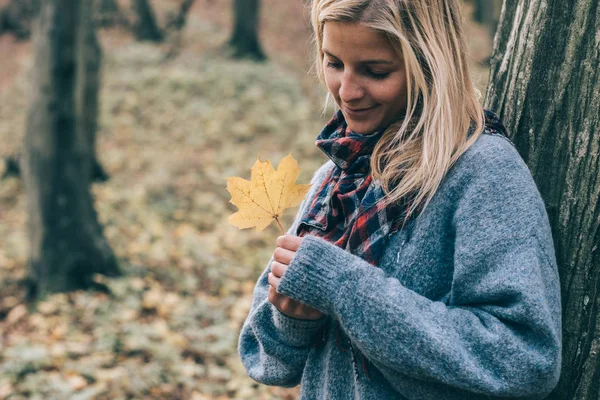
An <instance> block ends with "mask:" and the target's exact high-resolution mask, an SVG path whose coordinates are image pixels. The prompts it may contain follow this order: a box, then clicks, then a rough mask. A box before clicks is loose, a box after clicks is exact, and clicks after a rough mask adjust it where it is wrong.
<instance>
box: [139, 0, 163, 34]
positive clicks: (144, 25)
mask: <svg viewBox="0 0 600 400" xmlns="http://www.w3.org/2000/svg"><path fill="white" fill-rule="evenodd" d="M133 4H134V7H135V12H136V14H137V21H136V23H135V27H134V30H135V35H136V37H137V39H138V40H149V41H152V42H160V41H162V39H163V35H162V32H161V31H160V29H159V28H158V25H156V19H155V18H154V12H153V11H152V7H151V6H150V4H149V3H148V0H134V2H133Z"/></svg>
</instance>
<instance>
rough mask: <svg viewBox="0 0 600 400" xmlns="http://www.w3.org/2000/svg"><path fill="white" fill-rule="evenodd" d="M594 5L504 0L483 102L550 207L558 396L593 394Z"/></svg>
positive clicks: (596, 327) (598, 115)
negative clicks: (559, 323)
mask: <svg viewBox="0 0 600 400" xmlns="http://www.w3.org/2000/svg"><path fill="white" fill-rule="evenodd" d="M598 32H600V5H599V3H598V1H597V0H570V1H564V0H522V1H518V2H517V1H507V2H505V3H504V7H503V10H502V16H501V19H500V27H499V30H498V33H497V34H496V40H495V49H494V54H493V56H492V70H491V83H490V86H489V87H488V91H487V95H486V106H487V107H488V108H491V109H493V110H497V111H499V112H500V114H501V116H502V118H503V119H504V121H505V123H506V125H507V128H508V130H509V131H510V132H512V134H511V138H512V139H513V141H514V142H515V144H516V146H517V148H518V149H519V152H520V153H521V156H522V157H523V159H524V160H525V161H526V162H527V164H528V166H529V168H530V170H531V172H532V174H533V176H534V178H535V180H536V182H537V184H538V187H539V189H540V192H541V194H542V196H543V198H544V201H545V203H546V206H547V210H548V215H549V217H550V222H551V225H552V230H553V235H554V241H555V247H556V257H557V262H558V265H559V271H560V278H561V295H562V305H563V364H562V376H561V380H560V382H559V384H558V387H557V388H556V390H555V391H554V392H553V394H552V395H551V396H550V397H549V399H556V400H559V399H560V400H565V399H569V400H598V399H600V201H599V200H600V112H599V111H598V110H600V72H599V71H600V47H599V45H598V43H599V42H598V41H599V36H598Z"/></svg>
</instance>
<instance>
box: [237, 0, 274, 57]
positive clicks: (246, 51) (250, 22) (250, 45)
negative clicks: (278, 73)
mask: <svg viewBox="0 0 600 400" xmlns="http://www.w3.org/2000/svg"><path fill="white" fill-rule="evenodd" d="M259 9H260V0H234V3H233V14H234V21H233V26H234V28H233V34H232V36H231V38H230V39H229V43H228V44H229V46H230V47H231V49H232V56H233V57H234V58H251V59H254V60H257V61H262V60H264V59H265V58H266V56H265V54H264V52H263V51H262V48H261V46H260V43H259V40H258V30H259V29H258V27H259V20H260V12H259V11H260V10H259Z"/></svg>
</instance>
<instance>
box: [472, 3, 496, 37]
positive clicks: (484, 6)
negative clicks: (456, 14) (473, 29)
mask: <svg viewBox="0 0 600 400" xmlns="http://www.w3.org/2000/svg"><path fill="white" fill-rule="evenodd" d="M471 2H472V3H473V6H474V12H473V19H474V20H475V21H477V22H479V23H480V24H481V25H483V26H485V27H486V28H488V30H489V32H490V35H492V36H493V35H494V32H496V27H497V25H498V15H499V14H500V9H501V7H502V0H472V1H471Z"/></svg>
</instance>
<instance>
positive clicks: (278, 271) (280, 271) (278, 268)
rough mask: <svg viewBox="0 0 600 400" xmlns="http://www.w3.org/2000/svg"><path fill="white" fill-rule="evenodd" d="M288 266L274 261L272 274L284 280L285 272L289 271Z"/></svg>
mask: <svg viewBox="0 0 600 400" xmlns="http://www.w3.org/2000/svg"><path fill="white" fill-rule="evenodd" d="M287 269H288V266H287V265H286V264H282V263H280V262H277V261H273V262H272V263H271V272H272V273H273V275H275V276H276V277H278V278H283V275H284V274H285V271H287Z"/></svg>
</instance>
